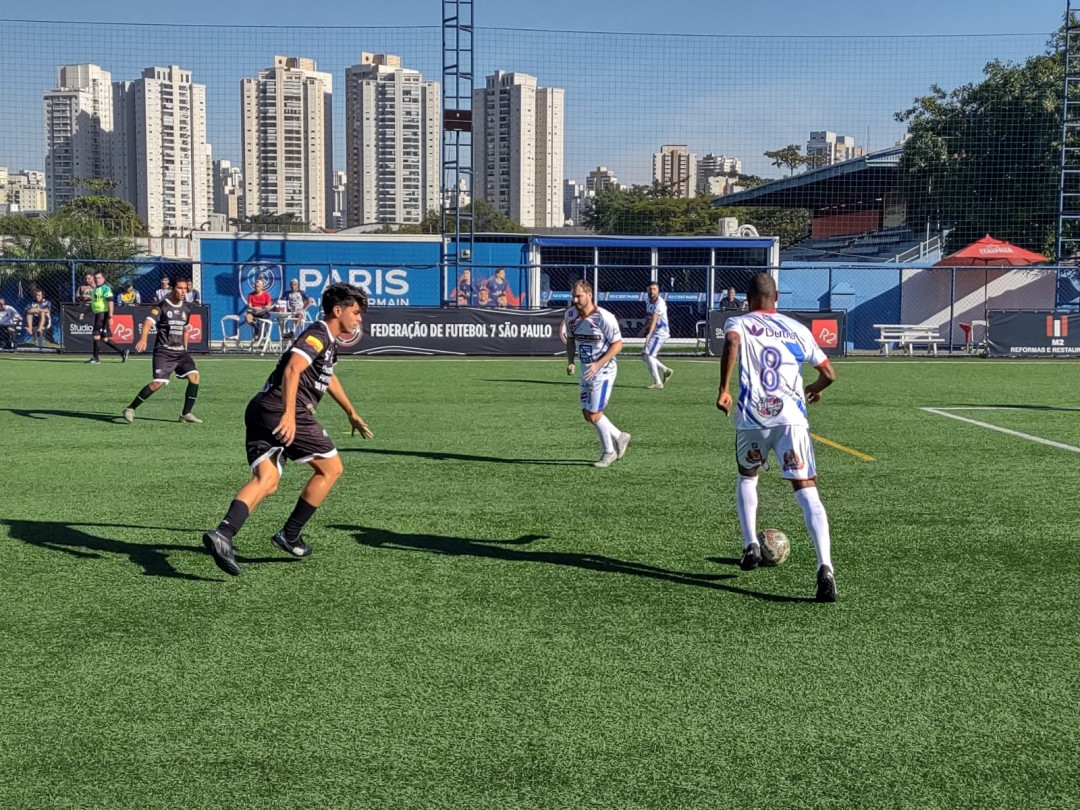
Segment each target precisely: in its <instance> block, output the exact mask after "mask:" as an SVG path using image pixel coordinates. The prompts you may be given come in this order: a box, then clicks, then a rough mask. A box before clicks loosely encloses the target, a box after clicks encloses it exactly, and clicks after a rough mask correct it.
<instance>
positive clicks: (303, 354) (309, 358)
mask: <svg viewBox="0 0 1080 810" xmlns="http://www.w3.org/2000/svg"><path fill="white" fill-rule="evenodd" d="M289 351H290V352H292V353H293V354H298V355H300V356H301V357H303V358H304V359H305V360H307V364H308V365H309V366H310V365H311V364H312V363H314V362H315V360H314V359H313V358H312V357H311V356H310V355H309V354H308V353H307V352H303V351H300V349H297V348H292V349H289Z"/></svg>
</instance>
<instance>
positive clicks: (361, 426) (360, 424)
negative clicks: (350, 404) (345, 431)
mask: <svg viewBox="0 0 1080 810" xmlns="http://www.w3.org/2000/svg"><path fill="white" fill-rule="evenodd" d="M349 424H350V425H352V434H351V435H353V436H355V435H356V431H360V436H361V438H364V439H374V438H375V434H374V433H372V432H371V428H369V427H368V426H367V423H366V422H365V421H364V420H363V419H361V418H360V414H358V413H351V414H349Z"/></svg>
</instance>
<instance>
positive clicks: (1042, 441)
mask: <svg viewBox="0 0 1080 810" xmlns="http://www.w3.org/2000/svg"><path fill="white" fill-rule="evenodd" d="M919 410H921V411H926V412H927V413H936V414H937V415H938V416H945V417H947V418H949V419H956V420H957V421H958V422H967V423H968V424H969V425H977V426H978V427H981V428H986V429H987V430H996V431H997V432H998V433H1005V434H1008V435H1009V436H1016V437H1017V438H1019V439H1027V440H1028V441H1029V442H1035V443H1036V444H1045V445H1047V446H1048V447H1056V448H1058V449H1059V450H1068V451H1070V452H1072V453H1080V447H1073V446H1072V445H1071V444H1062V443H1061V442H1055V441H1051V440H1050V439H1044V438H1042V437H1041V436H1032V435H1031V434H1030V433H1021V432H1020V431H1019V430H1009V428H1003V427H999V426H998V425H991V424H990V423H989V422H980V421H978V420H977V419H968V418H967V417H966V416H957V415H956V414H955V413H949V411H948V410H945V409H944V408H920V409H919ZM949 410H959V409H949ZM968 410H976V409H974V408H969V409H968ZM985 410H990V409H989V408H986V409H985ZM995 410H1002V411H1006V410H1019V409H1018V408H1017V409H1010V408H997V409H995Z"/></svg>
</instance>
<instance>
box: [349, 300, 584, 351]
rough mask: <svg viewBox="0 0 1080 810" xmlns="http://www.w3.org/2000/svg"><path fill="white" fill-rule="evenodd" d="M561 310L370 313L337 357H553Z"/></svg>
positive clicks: (558, 344) (455, 309)
mask: <svg viewBox="0 0 1080 810" xmlns="http://www.w3.org/2000/svg"><path fill="white" fill-rule="evenodd" d="M562 319H563V310H561V309H556V310H552V309H544V310H535V311H529V310H517V309H474V308H467V307H450V308H447V309H413V308H409V309H399V308H396V307H372V308H371V309H369V310H368V311H367V313H366V314H365V315H364V336H363V338H362V339H361V340H359V341H358V342H355V343H354V344H353V345H351V346H349V345H343V346H342V347H341V349H340V353H341V354H426V355H557V354H561V353H562V352H564V351H566V347H565V344H564V343H563V339H562V337H561V327H562Z"/></svg>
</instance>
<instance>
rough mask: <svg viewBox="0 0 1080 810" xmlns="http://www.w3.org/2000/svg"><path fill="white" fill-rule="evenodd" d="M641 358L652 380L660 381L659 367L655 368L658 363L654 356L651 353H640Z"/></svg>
mask: <svg viewBox="0 0 1080 810" xmlns="http://www.w3.org/2000/svg"><path fill="white" fill-rule="evenodd" d="M641 359H642V360H644V361H645V366H646V368H648V369H649V374H651V375H652V378H653V382H654V383H658V382H660V369H659V368H657V366H659V365H660V364H659V363H658V362H657V360H656V358H655V357H653V356H652V355H651V354H643V355H641Z"/></svg>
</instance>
